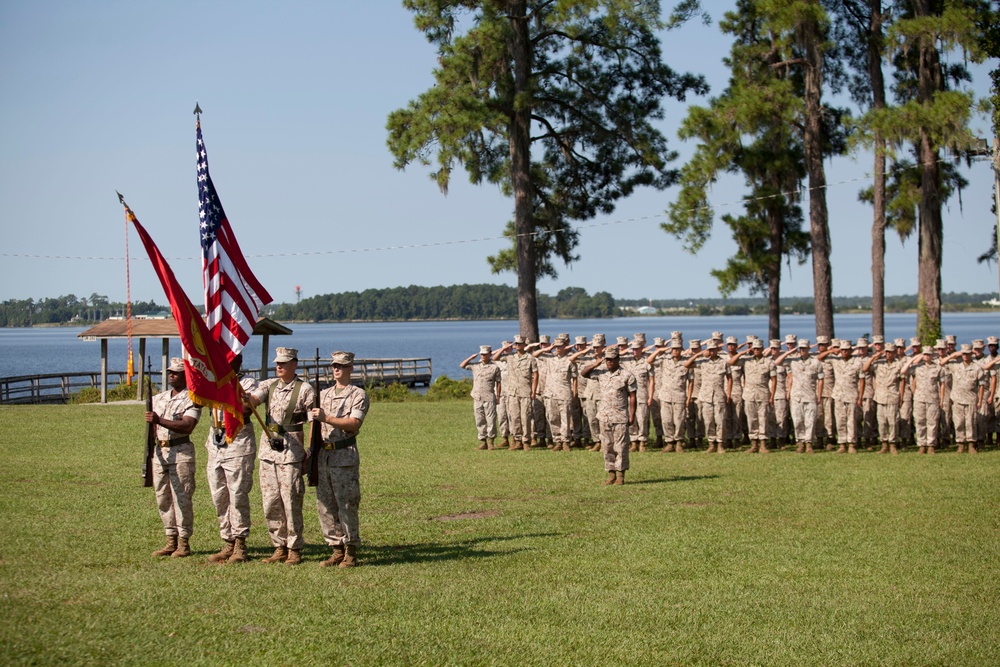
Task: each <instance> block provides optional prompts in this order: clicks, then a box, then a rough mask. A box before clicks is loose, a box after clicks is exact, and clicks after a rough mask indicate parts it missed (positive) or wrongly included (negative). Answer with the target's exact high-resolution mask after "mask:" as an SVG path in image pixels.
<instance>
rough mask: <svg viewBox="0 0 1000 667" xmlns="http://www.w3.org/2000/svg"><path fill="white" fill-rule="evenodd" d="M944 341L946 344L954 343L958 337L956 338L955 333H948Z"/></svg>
mask: <svg viewBox="0 0 1000 667" xmlns="http://www.w3.org/2000/svg"><path fill="white" fill-rule="evenodd" d="M944 342H945V344H946V345H954V344H955V342H956V339H955V337H954V336H953V335H951V334H948V335H947V336H945V337H944Z"/></svg>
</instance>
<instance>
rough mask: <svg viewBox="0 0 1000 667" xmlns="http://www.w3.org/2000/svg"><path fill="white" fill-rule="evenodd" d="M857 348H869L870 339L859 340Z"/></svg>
mask: <svg viewBox="0 0 1000 667" xmlns="http://www.w3.org/2000/svg"><path fill="white" fill-rule="evenodd" d="M857 347H868V339H867V338H865V337H864V336H862V337H861V338H859V339H858V342H857Z"/></svg>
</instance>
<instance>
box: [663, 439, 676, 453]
mask: <svg viewBox="0 0 1000 667" xmlns="http://www.w3.org/2000/svg"><path fill="white" fill-rule="evenodd" d="M672 451H674V443H672V442H668V443H667V444H665V445H663V453H664V454H666V453H667V452H672Z"/></svg>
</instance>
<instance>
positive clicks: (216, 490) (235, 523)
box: [205, 354, 257, 563]
mask: <svg viewBox="0 0 1000 667" xmlns="http://www.w3.org/2000/svg"><path fill="white" fill-rule="evenodd" d="M242 364H243V355H242V354H237V355H236V357H235V358H234V359H233V361H232V369H233V371H234V372H236V373H239V372H240V368H241V366H242ZM240 387H241V388H242V389H243V393H244V394H249V393H251V392H253V390H254V389H256V388H257V381H256V380H254V379H253V378H250V377H241V378H240ZM250 415H251V412H250V408H249V407H245V408H244V411H243V428H241V429H240V431H239V432H238V433H237V434H236V436H235V437H234V438H233V441H232V442H230V443H228V444H227V443H226V429H225V421H224V415H223V412H222V411H221V410H218V409H214V410H212V428H211V429H210V430H209V433H208V438H207V439H206V440H205V449H206V450H207V451H208V465H207V467H206V474H207V476H208V490H209V492H210V493H211V494H212V503H213V504H214V505H215V514H216V516H217V517H218V519H219V537H221V538H222V541H223V543H224V546H223V547H222V550H221V551H219V552H218V553H215V554H212V555H211V556H209V557H208V561H209V562H210V563H243V562H246V560H247V537H248V536H249V535H250V490H251V489H252V488H253V466H254V460H255V459H256V456H257V436H256V433H255V432H254V427H253V422H252V421H251V420H250Z"/></svg>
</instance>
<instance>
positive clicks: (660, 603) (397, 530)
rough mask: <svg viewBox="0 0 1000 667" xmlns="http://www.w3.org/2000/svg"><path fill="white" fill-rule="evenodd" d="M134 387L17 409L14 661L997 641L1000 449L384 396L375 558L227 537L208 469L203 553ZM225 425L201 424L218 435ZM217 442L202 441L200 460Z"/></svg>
mask: <svg viewBox="0 0 1000 667" xmlns="http://www.w3.org/2000/svg"><path fill="white" fill-rule="evenodd" d="M141 411H142V407H141V406H139V405H108V406H94V405H75V406H55V407H4V408H0V517H2V519H0V530H2V532H0V617H2V619H3V622H2V623H0V647H2V651H3V662H4V663H6V664H54V663H60V664H63V663H65V664H148V665H168V664H180V663H192V664H205V665H221V664H261V665H291V664H296V663H300V664H336V665H347V664H350V665H378V664H385V665H396V664H406V665H508V664H524V665H591V664H644V665H664V664H666V665H673V664H678V665H687V664H703V665H725V664H730V665H745V664H759V665H776V664H780V665H835V664H836V665H863V664H879V665H987V664H998V663H1000V642H998V641H997V629H998V626H1000V553H998V551H1000V539H998V538H1000V518H998V509H1000V502H998V500H1000V487H998V484H997V480H998V478H1000V452H997V451H995V450H994V451H988V452H986V453H983V454H980V455H978V456H969V455H963V456H959V455H956V454H939V455H936V456H934V457H928V456H918V455H916V454H915V453H912V452H907V453H904V454H902V455H900V456H896V457H890V456H880V455H877V454H872V453H864V454H859V455H857V456H838V455H834V454H828V453H820V454H816V455H813V456H804V455H797V454H794V453H792V452H776V453H773V454H770V455H767V456H753V455H747V454H742V453H730V454H727V455H725V456H719V455H716V454H711V455H706V454H702V453H696V452H692V453H684V454H680V455H677V454H661V453H659V452H654V453H644V454H634V455H633V456H632V470H631V471H630V473H629V474H628V476H627V478H626V481H627V484H626V485H625V486H624V487H603V486H601V485H600V482H601V481H603V479H604V473H603V469H602V464H601V459H600V455H599V454H597V453H591V452H583V451H573V452H568V453H567V452H559V453H554V452H550V451H548V450H541V451H530V452H508V451H495V452H478V451H474V445H475V444H476V443H475V433H474V428H473V425H472V410H471V404H470V403H469V402H467V401H444V402H438V403H428V402H417V403H376V404H374V405H373V406H372V410H371V413H370V415H369V418H368V421H367V422H366V425H365V428H364V430H363V431H362V436H361V438H360V440H361V451H362V470H361V481H362V494H363V501H362V515H361V530H362V538H363V540H364V545H363V547H362V548H361V550H360V552H359V556H360V559H361V562H362V567H358V568H355V569H353V570H339V569H336V568H334V569H332V570H331V569H329V568H321V567H319V561H321V560H322V559H324V558H326V556H327V555H328V553H329V552H328V549H327V547H325V546H324V545H323V544H322V540H321V539H320V533H319V525H318V521H317V519H316V511H315V500H314V497H315V494H314V492H313V490H311V489H310V490H307V492H306V496H307V497H306V513H305V515H306V516H305V521H306V536H305V537H306V543H307V547H306V549H305V551H304V557H305V560H306V562H305V563H304V564H302V565H301V566H298V567H288V566H285V565H264V564H262V563H260V562H259V558H260V557H262V556H264V555H267V554H269V553H270V551H271V546H270V542H269V540H268V538H267V532H266V528H265V527H264V525H263V520H262V516H261V511H260V493H259V490H258V489H257V488H256V485H255V488H254V496H253V499H252V507H253V511H254V513H253V521H254V526H253V528H252V532H251V537H250V540H249V544H250V546H251V548H252V552H253V555H254V558H255V561H253V562H250V563H247V564H245V565H232V566H214V565H208V564H206V563H205V559H206V557H207V556H208V555H209V554H211V553H213V552H215V551H216V550H217V549H218V548H219V547H220V546H221V540H220V539H219V536H218V532H217V525H216V522H215V516H214V511H213V508H212V506H211V501H210V498H209V495H208V490H207V483H206V482H205V480H204V472H201V473H200V474H199V477H198V489H197V495H196V499H195V509H196V527H195V534H194V536H193V537H192V549H193V550H194V552H195V554H194V556H193V557H191V558H186V559H170V558H167V559H160V560H157V559H154V558H152V557H150V555H149V553H150V552H151V551H152V550H154V549H156V548H158V547H160V546H161V545H162V543H163V531H162V525H161V524H160V521H159V518H158V516H157V513H156V509H155V504H154V500H153V493H152V489H148V488H142V486H141V480H140V478H139V469H140V465H141V458H142V453H141V440H142V433H143V423H142V421H141ZM205 433H206V425H205V424H204V423H203V424H201V425H200V426H199V429H198V431H196V433H195V439H196V441H197V442H204V439H205ZM204 461H205V457H204V450H201V449H199V465H202V464H203V463H204Z"/></svg>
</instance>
